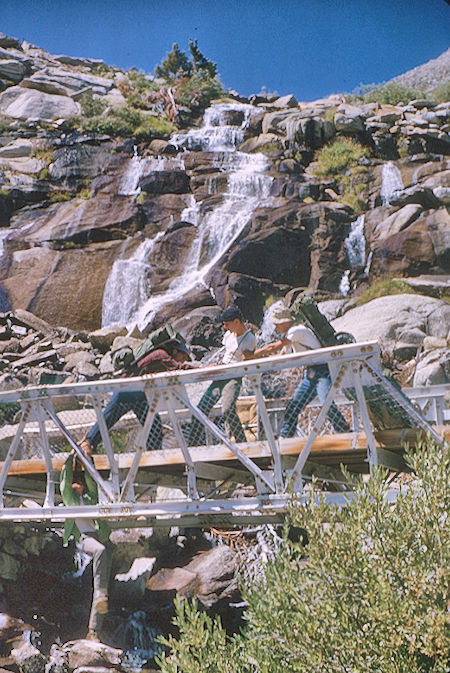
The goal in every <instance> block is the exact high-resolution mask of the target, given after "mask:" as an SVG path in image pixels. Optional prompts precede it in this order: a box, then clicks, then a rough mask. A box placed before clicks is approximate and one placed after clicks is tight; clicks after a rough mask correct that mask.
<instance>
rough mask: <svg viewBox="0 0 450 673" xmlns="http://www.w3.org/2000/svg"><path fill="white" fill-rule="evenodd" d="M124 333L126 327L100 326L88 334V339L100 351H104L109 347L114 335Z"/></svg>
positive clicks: (123, 334) (125, 332)
mask: <svg viewBox="0 0 450 673" xmlns="http://www.w3.org/2000/svg"><path fill="white" fill-rule="evenodd" d="M126 335H127V328H126V327H102V328H101V329H98V330H95V331H94V332H91V333H90V334H89V341H90V342H91V344H92V345H93V347H94V348H97V349H98V350H99V351H100V352H101V353H106V351H107V350H109V349H110V348H111V346H112V344H113V342H114V339H115V338H116V337H119V336H126Z"/></svg>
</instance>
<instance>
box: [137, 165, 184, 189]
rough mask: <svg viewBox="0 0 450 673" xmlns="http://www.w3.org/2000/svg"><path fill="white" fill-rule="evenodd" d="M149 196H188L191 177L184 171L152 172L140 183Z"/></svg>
mask: <svg viewBox="0 0 450 673" xmlns="http://www.w3.org/2000/svg"><path fill="white" fill-rule="evenodd" d="M139 187H140V188H141V189H142V190H143V191H144V192H146V193H147V194H186V193H187V192H189V191H190V186H189V176H188V175H187V173H186V172H185V171H183V170H176V169H174V170H169V171H166V170H163V171H152V172H151V173H148V174H147V175H145V176H144V177H143V178H141V179H140V181H139Z"/></svg>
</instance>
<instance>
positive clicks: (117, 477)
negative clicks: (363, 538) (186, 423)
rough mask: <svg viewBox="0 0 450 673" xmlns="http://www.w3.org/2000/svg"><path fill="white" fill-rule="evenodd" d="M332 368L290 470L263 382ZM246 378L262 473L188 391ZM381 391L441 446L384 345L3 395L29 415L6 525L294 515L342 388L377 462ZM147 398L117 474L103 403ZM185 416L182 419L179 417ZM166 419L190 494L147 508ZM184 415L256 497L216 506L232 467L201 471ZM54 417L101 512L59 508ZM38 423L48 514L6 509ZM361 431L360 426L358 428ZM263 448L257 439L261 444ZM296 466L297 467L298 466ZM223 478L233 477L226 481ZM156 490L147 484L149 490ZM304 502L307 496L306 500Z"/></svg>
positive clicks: (1, 482)
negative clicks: (87, 433)
mask: <svg viewBox="0 0 450 673" xmlns="http://www.w3.org/2000/svg"><path fill="white" fill-rule="evenodd" d="M326 363H327V364H329V365H330V371H331V372H332V385H331V388H330V391H329V393H328V395H327V397H326V399H325V402H324V404H323V405H322V409H321V410H320V412H319V414H318V417H317V419H316V420H315V422H314V425H313V427H312V429H311V431H310V433H309V436H308V438H307V441H306V444H305V445H304V447H303V449H302V451H301V453H300V455H299V456H298V458H297V460H296V463H295V465H294V468H293V469H283V465H284V463H283V460H282V458H281V454H280V442H279V440H278V439H277V438H276V436H275V434H274V432H273V428H272V423H271V419H270V411H269V410H268V408H267V405H266V400H265V398H264V396H263V394H262V391H261V386H260V381H261V375H262V374H264V373H276V372H282V371H283V370H285V369H292V368H297V367H301V366H313V365H319V364H326ZM243 376H247V377H248V378H249V380H250V381H251V383H252V384H253V390H254V395H255V399H256V404H257V410H258V417H259V419H260V422H261V426H262V429H263V430H264V435H265V440H264V442H265V443H266V445H267V446H268V447H269V448H270V454H271V456H272V464H271V465H270V466H269V467H268V468H266V469H262V468H261V467H260V466H259V465H258V464H257V463H256V462H255V460H252V459H251V458H249V457H248V456H247V455H246V453H245V452H244V451H243V450H242V447H241V446H240V445H239V444H237V443H236V442H234V441H233V440H232V439H230V438H229V437H228V436H227V435H226V434H225V433H224V432H223V431H222V430H221V429H220V428H219V427H218V426H217V425H216V424H215V423H214V422H213V421H212V420H211V419H210V418H209V417H208V416H206V415H205V414H204V413H203V412H202V411H201V410H200V409H198V407H197V406H196V405H195V404H193V403H192V401H191V400H190V399H189V395H188V391H187V387H188V386H189V385H190V384H196V383H210V382H211V380H213V381H218V380H224V379H230V378H241V377H243ZM368 385H369V386H370V385H380V386H381V387H382V389H383V391H384V393H385V394H386V396H387V397H388V398H389V399H390V400H392V401H393V404H396V405H399V406H400V407H401V408H402V410H404V411H405V412H406V413H407V415H408V417H409V418H410V419H411V421H412V423H414V425H415V427H417V428H421V429H422V430H425V431H426V432H429V433H430V434H432V435H433V436H434V437H435V439H436V440H437V441H441V440H440V436H439V435H438V434H437V433H436V432H435V430H434V429H433V428H432V427H431V426H430V425H429V423H428V422H427V421H425V420H424V419H423V417H422V416H421V415H420V413H419V412H418V411H417V410H416V408H415V407H414V405H413V404H412V403H411V402H409V400H407V399H406V398H405V397H404V395H402V394H401V393H399V392H398V391H397V389H396V388H395V386H393V385H392V384H391V383H390V382H389V381H388V380H387V379H385V377H384V376H383V375H382V373H381V366H380V361H379V349H378V346H377V344H376V342H367V343H361V344H348V345H345V346H337V347H333V348H324V349H320V350H316V351H309V352H306V353H294V354H289V355H282V356H275V357H271V358H266V359H262V360H251V361H245V362H242V363H234V364H230V365H217V366H214V367H208V368H198V369H193V370H189V371H180V372H171V373H169V374H154V375H151V376H143V377H138V378H130V379H119V380H117V379H116V380H107V381H96V382H86V383H77V384H72V385H65V384H61V385H54V386H45V387H44V386H41V387H34V388H26V389H21V390H16V391H7V392H0V404H2V403H10V402H19V403H20V404H21V408H22V410H21V417H20V421H19V423H18V426H17V432H16V435H15V436H14V438H13V440H12V442H11V445H10V448H9V450H8V453H7V455H6V458H5V461H4V463H3V466H2V469H1V471H0V523H1V522H8V521H9V522H11V521H43V522H55V521H61V520H65V519H66V518H71V517H73V516H74V515H75V513H76V516H77V517H78V518H83V517H86V518H89V517H92V516H95V517H96V518H107V519H114V520H116V525H120V524H121V523H123V525H125V524H127V522H128V523H129V524H130V525H131V524H133V525H137V522H138V521H139V520H140V519H141V518H142V521H141V525H163V524H162V523H161V522H164V525H170V523H171V522H173V521H175V520H176V522H177V523H179V518H180V517H190V519H192V517H197V519H198V521H200V520H201V521H204V520H207V519H208V517H212V518H213V519H214V518H217V516H222V517H225V518H226V517H228V518H229V519H230V522H232V521H233V518H234V517H237V516H244V518H245V517H246V516H249V517H255V518H256V517H258V516H262V515H267V516H270V515H274V516H278V515H280V514H282V513H283V512H285V511H286V508H287V506H288V501H289V498H290V489H291V488H292V487H293V490H294V493H295V494H296V495H297V496H300V495H301V494H302V493H303V478H302V471H303V468H304V466H305V463H306V461H307V459H308V457H309V454H310V451H311V448H312V446H313V444H314V441H315V440H316V438H317V436H318V434H319V432H320V430H321V428H322V426H323V424H324V422H325V419H326V414H327V412H328V410H329V408H330V406H331V404H332V402H333V400H334V398H335V397H336V395H337V394H338V391H339V390H343V391H344V393H345V389H346V388H347V389H348V388H352V389H353V390H354V391H355V394H356V399H357V407H358V409H359V413H360V416H361V422H362V427H363V429H364V432H365V436H366V440H367V461H368V462H369V465H370V468H371V469H373V467H374V466H375V465H377V463H378V454H377V448H376V444H375V440H374V436H373V432H372V424H371V421H370V415H369V412H368V408H367V404H366V399H365V392H364V389H365V386H368ZM137 390H140V391H143V392H144V393H145V395H146V398H147V403H148V406H149V411H148V414H147V417H146V419H145V422H144V425H143V426H142V427H141V428H140V430H139V432H138V434H137V437H136V441H135V443H134V446H133V450H134V457H133V460H132V463H131V466H130V467H129V469H128V470H127V472H126V473H125V474H123V470H122V471H121V470H119V467H118V462H117V460H116V457H115V456H114V453H113V448H112V444H111V439H110V436H109V431H108V428H107V427H106V423H105V420H104V418H103V413H102V408H101V402H100V399H101V396H102V395H104V394H105V393H108V394H110V393H113V392H120V391H137ZM65 396H89V397H90V398H91V400H92V406H93V408H94V410H95V414H96V417H97V420H98V423H99V428H100V433H101V437H102V440H103V443H104V446H105V451H106V455H107V458H108V464H109V478H107V479H106V478H104V477H103V476H102V475H101V474H100V473H99V471H98V470H97V469H96V468H95V467H94V465H93V464H92V463H91V462H90V461H89V460H88V459H87V458H86V456H85V455H84V454H83V452H82V450H81V449H80V447H79V445H78V444H77V441H76V440H75V439H74V437H73V436H72V434H71V432H70V431H69V430H68V429H67V427H66V426H65V425H64V423H63V422H62V420H61V418H60V417H59V416H58V414H57V413H56V412H55V410H54V406H53V400H54V399H56V398H61V397H65ZM180 409H181V413H180ZM158 412H166V414H167V415H168V418H169V420H170V423H171V426H172V429H173V432H174V435H175V438H176V441H177V446H178V447H179V449H180V450H181V452H182V456H183V460H184V463H185V483H184V484H182V483H180V484H179V486H180V488H183V489H184V490H185V491H186V494H187V499H185V500H173V501H170V502H164V503H161V502H158V503H148V502H142V501H139V496H138V495H136V492H135V487H136V482H137V481H139V479H138V473H139V464H140V460H141V458H142V455H143V453H144V451H145V446H146V439H147V436H148V434H149V432H150V428H151V426H152V423H153V420H154V418H155V415H156V414H157V413H158ZM186 414H188V415H189V416H190V415H192V417H194V418H196V419H197V420H198V421H200V423H201V424H202V425H203V427H204V428H205V430H207V431H208V432H209V433H210V434H211V435H212V436H213V437H214V438H215V441H216V442H217V443H219V444H220V445H222V446H224V447H226V448H227V449H229V450H230V451H231V452H232V454H233V455H234V456H235V457H236V459H237V460H238V461H239V463H240V464H241V467H240V468H239V469H237V470H236V474H237V476H236V477H235V478H236V479H238V478H239V475H240V474H247V477H248V478H249V479H250V481H251V480H253V483H254V485H255V486H256V489H257V493H258V496H256V497H253V496H252V497H242V498H238V499H236V498H223V499H220V498H213V496H214V495H215V494H216V492H217V488H216V487H215V485H214V483H211V481H212V482H213V481H214V479H217V481H220V480H221V479H223V478H225V481H226V479H227V474H228V473H230V474H233V468H232V467H231V468H229V469H228V468H224V467H223V466H220V465H215V464H214V463H208V462H206V463H205V462H203V463H201V464H200V463H196V462H195V461H194V459H193V458H192V449H191V447H189V446H188V445H187V443H186V440H185V437H184V434H183V429H182V426H181V421H180V417H181V416H182V417H184V418H186ZM46 419H51V421H52V422H53V423H54V424H55V425H56V426H57V428H58V429H59V431H60V432H61V434H62V435H63V436H64V438H65V440H66V441H67V442H68V444H69V446H70V447H71V449H73V451H74V452H75V453H76V454H77V455H78V457H79V459H80V460H81V462H82V463H83V464H84V466H85V469H86V470H88V471H89V473H90V474H91V476H92V477H93V479H94V480H95V481H96V483H97V485H98V489H99V504H98V505H97V506H93V507H77V508H76V509H74V508H70V507H64V506H55V483H56V482H57V476H58V475H57V474H55V471H54V470H53V467H52V452H51V448H50V443H49V439H48V433H47V430H46V422H45V421H46ZM30 421H34V422H36V421H37V422H38V426H39V430H40V435H41V449H42V456H43V458H44V461H45V468H46V486H45V497H44V500H43V507H40V506H38V505H36V507H31V508H26V509H25V508H22V507H21V508H17V507H7V506H5V497H4V496H5V485H6V483H7V479H8V473H9V471H10V469H11V464H12V461H13V460H14V458H15V455H16V452H17V449H18V447H19V444H20V441H21V438H22V436H23V433H24V430H25V427H26V425H27V423H28V422H30ZM357 429H358V430H359V427H358V428H357ZM261 443H262V440H259V441H258V444H261ZM291 464H292V463H291ZM224 475H225V477H224ZM208 478H209V479H210V487H209V488H208V489H207V491H206V493H203V495H202V492H201V489H200V488H199V480H202V479H208ZM146 483H148V482H146ZM347 496H348V494H347V495H346V494H345V493H340V494H335V493H328V494H327V498H328V499H331V500H332V501H336V502H338V501H339V502H344V501H345V498H346V497H347ZM302 497H303V496H302ZM158 521H159V523H158Z"/></svg>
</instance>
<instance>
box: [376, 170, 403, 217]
mask: <svg viewBox="0 0 450 673" xmlns="http://www.w3.org/2000/svg"><path fill="white" fill-rule="evenodd" d="M402 189H403V182H402V176H401V173H400V171H399V170H398V168H397V166H396V165H395V164H394V163H393V162H392V161H388V162H387V163H385V164H383V168H382V169H381V191H380V196H381V202H382V204H383V206H389V202H390V200H391V199H392V197H393V196H394V194H395V193H396V192H399V191H401V190H402Z"/></svg>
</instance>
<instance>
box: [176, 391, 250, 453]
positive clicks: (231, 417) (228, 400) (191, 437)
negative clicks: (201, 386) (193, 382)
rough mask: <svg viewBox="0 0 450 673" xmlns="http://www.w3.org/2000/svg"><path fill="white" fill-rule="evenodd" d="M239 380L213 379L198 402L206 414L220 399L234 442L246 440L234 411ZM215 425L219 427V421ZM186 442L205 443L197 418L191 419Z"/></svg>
mask: <svg viewBox="0 0 450 673" xmlns="http://www.w3.org/2000/svg"><path fill="white" fill-rule="evenodd" d="M241 382H242V379H226V380H223V381H214V382H213V383H211V385H210V386H209V387H208V388H207V390H206V391H205V392H204V393H203V395H202V398H201V400H200V402H199V403H198V409H200V411H203V413H204V414H206V416H208V414H209V412H210V411H211V409H212V408H213V406H214V405H215V404H217V402H218V401H219V400H220V399H222V416H223V420H224V421H225V422H226V423H227V424H228V426H229V431H230V434H232V435H233V436H234V439H235V441H236V442H246V441H247V439H246V437H245V432H244V428H243V427H242V423H241V421H240V419H239V416H238V415H237V411H236V400H237V398H238V397H239V392H240V390H241ZM216 425H218V426H219V427H221V423H220V422H216ZM187 443H188V446H201V445H203V444H205V443H206V436H205V429H204V427H203V425H202V423H201V422H200V421H199V420H198V419H197V418H192V420H191V424H190V429H189V433H188V437H187Z"/></svg>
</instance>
